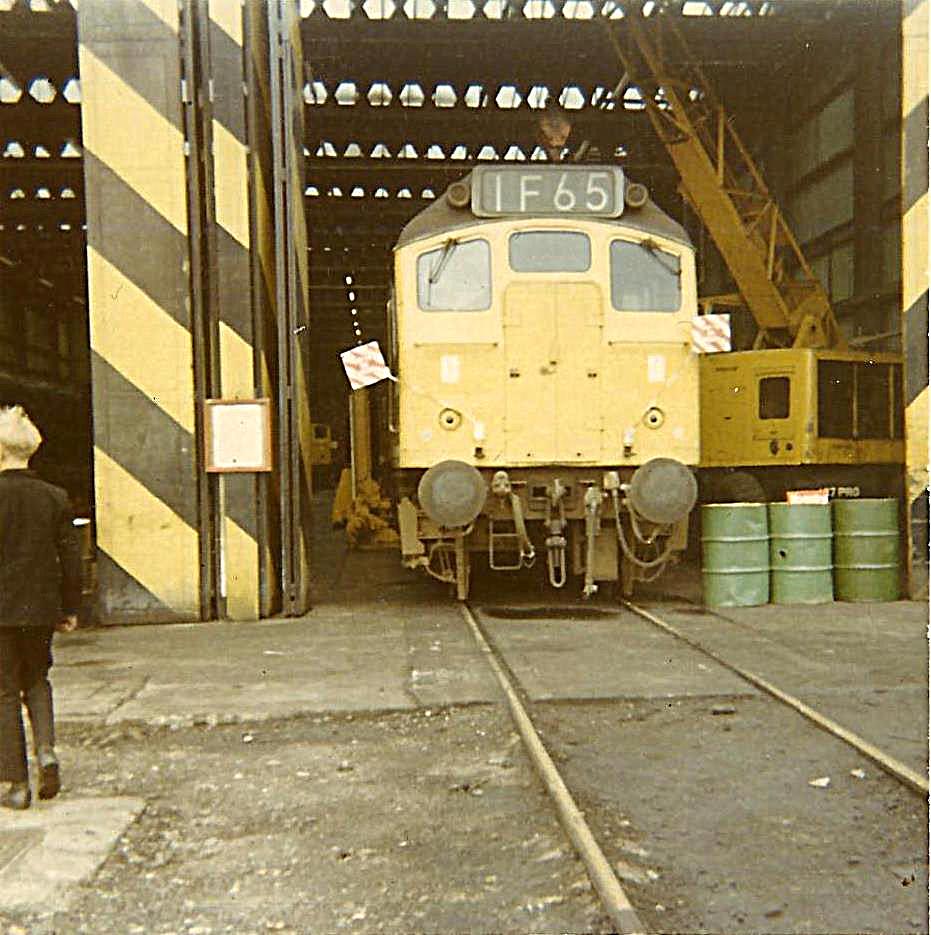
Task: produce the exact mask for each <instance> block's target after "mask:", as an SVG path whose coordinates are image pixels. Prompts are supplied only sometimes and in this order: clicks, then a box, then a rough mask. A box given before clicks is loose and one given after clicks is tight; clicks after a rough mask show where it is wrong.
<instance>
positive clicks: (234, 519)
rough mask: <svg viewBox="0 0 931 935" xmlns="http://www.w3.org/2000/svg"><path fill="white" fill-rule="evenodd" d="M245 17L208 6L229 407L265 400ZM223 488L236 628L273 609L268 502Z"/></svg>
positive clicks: (213, 1)
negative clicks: (267, 566)
mask: <svg viewBox="0 0 931 935" xmlns="http://www.w3.org/2000/svg"><path fill="white" fill-rule="evenodd" d="M243 16H244V11H243V7H242V5H241V4H240V2H239V0H209V23H208V30H209V43H208V45H209V53H210V62H209V66H208V67H209V71H210V78H211V81H212V86H213V100H212V121H211V128H210V133H211V137H212V150H213V168H214V171H213V179H214V192H213V196H214V227H215V237H214V238H213V243H214V244H215V249H216V252H217V256H216V270H217V284H216V289H217V299H218V306H219V318H220V322H219V328H220V340H219V351H220V385H221V395H222V396H223V397H224V398H231V399H249V398H254V397H255V396H260V395H267V393H265V391H264V389H263V386H262V378H261V371H260V369H259V367H258V366H257V360H258V357H257V354H256V328H255V325H254V315H253V311H254V310H253V300H252V295H251V286H252V279H251V259H250V251H251V245H252V237H251V233H250V222H249V208H250V205H249V151H248V141H247V135H246V97H245V95H244V88H245V83H246V73H245V58H244V32H243V27H244V22H243ZM222 483H223V497H222V510H223V528H222V535H221V542H222V546H221V550H222V559H221V561H222V566H223V575H222V578H223V581H224V583H225V592H226V593H225V598H226V615H227V616H228V617H230V618H231V619H233V620H251V619H256V618H257V617H259V616H260V615H261V614H262V612H263V611H264V612H265V613H266V614H267V613H268V612H269V609H270V608H269V606H268V601H267V600H265V601H263V600H262V599H261V594H262V593H263V592H265V591H267V585H266V584H265V583H263V582H261V581H260V578H261V572H262V565H261V562H260V554H261V551H260V548H261V547H260V536H261V534H262V532H263V530H264V524H263V522H262V516H261V506H262V505H263V504H265V503H266V502H267V498H266V497H265V496H263V493H264V490H265V488H266V487H267V478H266V477H264V476H262V475H261V474H259V475H254V474H228V475H226V476H225V477H224V478H223V481H222ZM263 605H264V606H263Z"/></svg>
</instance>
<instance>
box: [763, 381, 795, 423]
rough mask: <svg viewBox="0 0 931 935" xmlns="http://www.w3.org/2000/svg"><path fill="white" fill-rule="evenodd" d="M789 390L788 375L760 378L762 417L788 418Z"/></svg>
mask: <svg viewBox="0 0 931 935" xmlns="http://www.w3.org/2000/svg"><path fill="white" fill-rule="evenodd" d="M789 390H790V383H789V378H788V377H763V379H762V380H760V408H759V416H760V418H761V419H788V418H789Z"/></svg>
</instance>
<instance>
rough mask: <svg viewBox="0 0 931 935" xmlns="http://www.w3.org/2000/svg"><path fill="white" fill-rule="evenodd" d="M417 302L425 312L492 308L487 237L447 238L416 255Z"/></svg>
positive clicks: (477, 310)
mask: <svg viewBox="0 0 931 935" xmlns="http://www.w3.org/2000/svg"><path fill="white" fill-rule="evenodd" d="M417 303H418V305H419V306H420V308H421V309H422V310H423V311H425V312H481V311H484V310H485V309H488V308H491V249H490V247H489V245H488V241H487V240H481V239H479V240H467V241H465V242H462V241H458V240H454V239H451V240H447V241H446V243H445V244H443V246H442V247H437V248H436V249H435V250H428V251H427V252H426V253H421V254H420V256H419V257H417Z"/></svg>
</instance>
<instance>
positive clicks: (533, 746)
mask: <svg viewBox="0 0 931 935" xmlns="http://www.w3.org/2000/svg"><path fill="white" fill-rule="evenodd" d="M460 606H461V612H462V615H463V618H464V620H465V623H466V625H467V626H468V628H469V629H470V631H471V633H472V635H473V637H474V639H475V641H476V643H477V645H478V647H479V649H480V651H481V653H482V655H483V657H484V658H485V660H486V661H487V662H488V664H489V666H490V667H491V668H492V670H493V671H494V674H495V676H496V678H497V679H498V682H499V684H500V686H501V689H502V691H503V693H504V695H505V697H506V699H507V704H508V707H509V709H510V712H511V716H512V718H513V720H514V723H515V726H516V728H517V730H518V732H519V734H520V736H521V738H522V740H523V743H524V746H525V748H526V750H527V752H528V754H529V756H530V758H531V760H532V762H533V764H534V767H535V769H536V770H537V772H538V774H539V776H540V778H541V779H542V781H543V783H544V785H545V787H546V789H547V792H548V794H549V795H550V797H551V799H552V801H553V804H554V807H555V809H556V811H557V814H558V816H559V819H560V822H561V824H562V826H563V828H564V831H565V833H566V835H567V836H568V837H569V839H570V841H571V842H572V844H573V846H574V848H575V850H576V852H577V853H578V855H579V857H580V859H581V860H582V861H583V863H584V864H585V866H586V869H587V872H588V875H589V878H590V880H591V882H592V885H593V887H594V888H595V890H596V892H597V893H598V894H599V897H600V899H601V902H602V905H603V907H604V910H605V912H606V913H607V915H608V917H609V918H610V920H611V922H612V925H613V926H614V927H615V928H616V930H617V931H618V932H619V933H629V935H635V933H645V932H648V931H650V927H649V926H648V925H646V924H645V923H644V922H643V920H642V919H641V918H640V916H638V913H637V911H636V910H635V908H634V904H633V902H632V901H631V899H630V897H629V896H628V894H627V893H626V892H625V890H624V889H623V887H622V885H621V883H620V881H619V880H618V877H617V875H616V874H615V872H614V870H613V868H612V864H611V862H610V860H609V859H608V858H607V857H606V856H605V853H604V851H603V850H602V848H601V846H600V845H599V843H598V837H597V834H596V833H595V832H594V831H593V830H592V828H590V827H589V824H588V822H587V821H586V816H585V813H584V811H583V810H582V809H581V808H580V807H579V805H578V804H577V802H576V800H575V799H574V798H573V795H572V793H571V792H570V789H569V785H568V784H567V782H566V780H565V778H564V777H563V776H562V775H561V774H560V771H559V769H558V767H557V766H556V763H555V762H554V758H553V756H551V754H550V752H549V751H548V750H547V747H546V745H545V744H544V742H543V740H542V739H541V736H540V733H539V731H538V729H537V727H536V726H535V724H534V721H533V720H532V719H531V716H530V714H529V713H528V707H529V706H530V705H531V703H532V702H531V693H530V692H529V691H528V690H527V688H526V687H525V686H524V685H522V684H521V681H520V679H519V677H518V676H517V675H516V674H515V669H514V667H513V666H512V665H511V664H509V661H508V652H507V650H506V649H504V648H502V647H501V646H500V645H498V643H497V642H496V640H495V639H494V637H493V636H492V635H490V634H489V632H488V627H487V626H486V625H483V623H482V619H481V618H482V616H483V613H484V611H482V610H479V609H478V608H476V607H475V606H473V605H472V604H471V603H466V604H462V605H460ZM534 610H536V611H537V614H534V612H533V611H534ZM568 610H570V611H571V608H569V609H568ZM584 610H585V609H584V608H583V609H582V612H584ZM566 611H567V608H559V610H558V611H557V613H558V614H559V615H560V616H565V615H566ZM526 613H527V615H528V616H531V617H532V616H535V615H539V609H531V608H527V609H526ZM602 613H605V616H607V617H610V616H611V615H610V614H607V613H606V612H604V611H602ZM625 614H629V615H633V616H635V617H636V618H637V619H638V620H642V621H645V622H646V623H647V624H649V625H650V626H651V627H653V628H655V629H656V630H657V631H659V632H660V633H662V634H664V635H665V636H667V637H669V638H670V640H674V641H676V642H677V643H680V644H683V645H685V646H687V647H689V649H691V650H694V651H696V652H697V653H700V654H702V656H704V657H705V658H706V659H708V660H711V661H712V662H713V664H715V665H717V666H720V667H722V668H723V669H725V670H727V671H728V672H730V673H732V674H733V675H734V676H736V677H737V678H738V679H740V680H742V681H744V682H745V683H746V684H747V685H748V686H751V688H752V689H755V690H756V691H758V692H760V693H762V695H763V696H764V697H766V698H769V699H772V700H774V701H775V702H778V704H779V705H781V706H784V707H786V708H788V709H790V710H791V711H793V712H794V713H795V714H797V715H799V716H800V717H802V718H804V719H805V720H806V721H807V722H808V723H810V724H813V725H815V726H816V727H818V728H819V729H820V730H822V731H825V732H827V734H830V735H831V736H832V737H834V738H836V739H838V740H840V741H842V742H843V743H845V744H847V745H848V746H849V747H850V748H852V749H853V750H855V751H856V753H857V754H858V755H860V756H862V757H865V758H866V759H868V760H869V761H870V762H872V763H874V764H876V765H877V766H879V767H880V768H881V769H882V770H883V771H884V772H886V773H887V774H888V775H889V776H891V777H893V778H894V779H895V780H896V781H897V782H899V783H901V784H902V785H903V786H904V787H905V788H907V789H908V790H909V791H910V792H912V793H915V794H916V795H918V796H921V797H922V798H923V799H925V800H926V799H927V795H928V780H927V777H926V776H923V775H921V774H920V773H918V772H916V771H915V770H914V769H912V768H911V767H909V766H908V765H907V764H905V763H903V762H902V761H901V760H900V759H898V758H896V757H894V756H892V755H891V754H890V753H888V752H886V751H884V750H882V749H880V748H879V747H878V746H876V745H875V744H873V743H871V742H869V741H868V740H866V739H864V738H863V737H861V736H859V735H858V734H857V733H855V732H854V731H852V730H850V729H848V728H847V727H845V726H843V725H842V724H840V723H838V721H836V720H835V719H833V718H831V717H829V716H828V715H827V714H825V713H823V712H821V711H818V710H817V709H816V708H814V707H812V706H811V705H809V704H807V703H805V702H804V701H802V700H801V699H800V698H798V697H796V696H795V695H794V694H792V693H791V692H789V691H786V690H784V689H782V688H780V687H779V686H778V685H776V684H774V683H773V682H772V681H770V680H768V679H765V678H763V677H762V676H761V675H759V674H757V673H755V672H753V671H750V670H749V669H747V668H745V667H744V666H741V665H739V664H737V663H736V662H734V661H732V660H729V659H728V658H727V657H726V655H724V654H722V653H721V652H719V651H715V650H714V649H712V648H710V647H708V646H706V645H704V643H703V642H702V641H700V640H698V639H695V638H693V637H692V636H690V635H688V634H687V633H685V632H684V631H683V630H682V629H680V628H678V627H676V626H675V625H673V624H672V623H670V622H669V621H668V620H665V619H663V616H662V611H660V612H656V611H655V610H650V609H647V608H645V607H642V606H640V605H638V604H636V603H632V602H624V603H623V605H622V606H621V607H620V608H618V610H617V614H616V615H615V617H616V619H617V620H618V621H621V620H622V619H624V616H625ZM520 615H521V609H520V608H515V609H513V612H512V613H508V614H506V616H514V617H520ZM721 619H722V620H726V619H727V618H721ZM903 885H905V884H904V883H903Z"/></svg>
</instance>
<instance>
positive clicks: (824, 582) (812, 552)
mask: <svg viewBox="0 0 931 935" xmlns="http://www.w3.org/2000/svg"><path fill="white" fill-rule="evenodd" d="M832 538H833V536H832V533H831V507H830V505H829V504H827V503H770V504H769V563H770V568H771V569H772V580H771V588H772V598H773V603H774V604H824V603H827V602H829V601H832V600H834V586H833V575H832V567H831V540H832Z"/></svg>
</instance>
